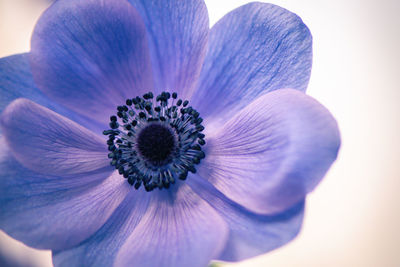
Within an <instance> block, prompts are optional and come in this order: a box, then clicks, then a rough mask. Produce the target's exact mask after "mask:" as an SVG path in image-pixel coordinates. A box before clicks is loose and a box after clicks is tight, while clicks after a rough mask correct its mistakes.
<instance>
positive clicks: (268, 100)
mask: <svg viewBox="0 0 400 267" xmlns="http://www.w3.org/2000/svg"><path fill="white" fill-rule="evenodd" d="M206 136H207V140H208V145H207V147H206V148H205V153H206V158H205V159H204V161H203V163H202V165H201V167H200V168H198V171H199V174H200V175H201V176H202V177H204V178H206V179H208V180H209V181H210V182H211V183H212V184H213V185H214V186H215V187H216V188H217V189H218V190H220V191H221V192H222V193H224V194H225V195H226V196H227V197H228V198H230V199H232V200H233V201H235V202H237V203H239V204H241V205H243V206H244V207H246V208H248V209H250V210H252V211H255V212H257V213H268V214H271V213H276V212H280V211H283V210H285V209H287V208H288V207H290V206H292V205H294V204H296V203H298V202H299V201H301V200H302V199H303V198H304V196H305V195H306V194H307V193H308V192H310V191H311V190H312V189H314V187H315V186H316V185H317V184H318V183H319V182H320V180H321V179H322V178H323V176H324V175H325V173H326V172H327V170H328V169H329V167H330V166H331V164H332V162H333V161H334V160H335V159H336V156H337V153H338V149H339V146H340V136H339V130H338V128H337V124H336V121H335V119H334V118H333V117H332V115H331V114H330V113H329V111H328V110H327V109H325V108H324V107H323V106H322V105H321V104H319V103H318V102H317V101H316V100H314V99H313V98H311V97H309V96H307V95H305V94H304V93H301V92H299V91H297V90H291V89H282V90H278V91H274V92H271V93H268V94H266V95H263V96H261V97H259V98H258V99H257V100H255V101H254V102H252V103H251V104H250V105H248V106H247V107H246V108H245V109H243V110H242V111H240V112H239V113H238V114H236V116H235V117H233V118H232V119H231V120H229V121H228V122H227V123H226V124H225V125H224V126H222V127H221V128H220V129H219V130H218V131H217V132H214V133H211V134H206Z"/></svg>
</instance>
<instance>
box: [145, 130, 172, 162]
mask: <svg viewBox="0 0 400 267" xmlns="http://www.w3.org/2000/svg"><path fill="white" fill-rule="evenodd" d="M137 147H138V149H139V151H140V153H141V154H142V155H143V156H144V157H145V158H146V159H147V160H148V161H149V162H150V163H151V164H153V165H154V166H160V165H162V164H165V161H166V160H167V159H168V157H169V156H170V155H171V153H172V151H173V150H174V147H175V138H174V136H173V133H172V132H171V131H170V130H169V129H167V128H166V127H165V126H162V125H160V124H157V123H154V124H150V125H148V126H147V127H146V128H144V129H143V130H141V131H140V133H139V136H138V143H137Z"/></svg>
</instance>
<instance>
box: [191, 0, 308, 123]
mask: <svg viewBox="0 0 400 267" xmlns="http://www.w3.org/2000/svg"><path fill="white" fill-rule="evenodd" d="M311 63H312V38H311V34H310V32H309V30H308V28H307V27H306V26H305V25H304V24H303V22H302V21H301V19H300V18H299V17H298V16H297V15H295V14H293V13H291V12H289V11H287V10H286V9H283V8H281V7H278V6H275V5H272V4H265V3H250V4H247V5H244V6H242V7H240V8H237V9H235V10H233V11H232V12H230V13H228V14H227V15H226V16H225V17H223V18H222V19H221V20H220V21H219V22H217V24H216V25H215V26H214V27H213V28H212V29H211V32H210V38H209V50H208V53H207V56H206V58H205V60H204V65H203V69H202V71H201V75H200V79H199V83H198V89H197V91H196V92H195V94H194V96H193V98H192V104H193V106H194V107H196V108H197V109H198V111H199V112H200V114H201V115H202V116H204V117H208V116H213V117H212V118H213V119H214V118H215V119H219V120H220V121H225V120H226V119H227V118H229V117H230V116H231V115H232V114H235V113H236V112H237V111H238V110H240V109H241V108H243V107H245V106H246V105H247V104H249V103H250V102H251V101H253V100H254V99H256V98H257V97H258V96H259V95H261V94H264V93H266V92H270V91H273V90H277V89H281V88H293V89H297V90H300V91H305V90H306V87H307V84H308V80H309V78H310V71H311ZM214 115H215V116H214Z"/></svg>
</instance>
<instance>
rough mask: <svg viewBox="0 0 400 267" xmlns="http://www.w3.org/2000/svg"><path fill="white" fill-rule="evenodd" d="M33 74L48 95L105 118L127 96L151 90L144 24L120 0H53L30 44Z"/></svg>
mask: <svg viewBox="0 0 400 267" xmlns="http://www.w3.org/2000/svg"><path fill="white" fill-rule="evenodd" d="M31 46H32V50H31V66H32V73H33V77H34V79H35V82H36V84H37V85H38V87H39V88H40V89H41V90H42V91H43V92H44V93H45V94H46V95H48V96H49V97H50V98H52V99H54V100H56V101H57V102H59V103H62V104H64V105H65V106H67V107H68V108H70V109H72V110H74V111H76V112H78V113H80V114H83V115H85V116H87V117H90V118H93V119H97V120H98V121H103V122H105V123H106V122H107V121H108V117H109V116H110V115H111V114H114V113H115V112H116V107H117V106H118V105H121V104H124V103H125V100H126V99H127V98H132V97H135V96H137V95H142V94H143V93H144V92H147V91H149V90H152V88H153V85H152V72H151V65H150V64H151V63H150V56H149V52H148V44H147V39H146V30H145V26H144V24H143V22H142V20H141V18H140V15H139V14H138V13H137V11H136V10H135V9H134V8H133V7H132V5H130V4H129V3H128V2H126V1H121V0H108V1H100V0H87V1H80V0H69V1H56V2H55V3H54V4H53V5H52V6H51V7H50V8H49V9H48V10H47V11H46V12H45V13H44V14H43V15H42V17H41V18H40V20H39V22H38V24H37V25H36V28H35V30H34V33H33V36H32V42H31Z"/></svg>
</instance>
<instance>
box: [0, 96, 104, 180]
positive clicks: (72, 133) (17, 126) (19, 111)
mask: <svg viewBox="0 0 400 267" xmlns="http://www.w3.org/2000/svg"><path fill="white" fill-rule="evenodd" d="M0 123H1V127H2V130H3V133H4V136H5V139H6V142H7V144H8V145H9V147H10V148H11V152H12V154H13V156H15V157H16V159H17V160H18V161H19V162H21V163H22V164H23V165H24V166H25V167H27V168H29V169H31V170H34V171H36V172H38V173H44V174H49V175H50V174H51V175H60V176H64V175H71V174H76V173H82V172H90V171H95V170H99V169H104V168H107V169H110V168H111V167H110V160H109V159H108V158H107V146H106V143H105V141H104V140H103V139H102V138H100V137H99V136H98V135H95V134H94V133H92V132H91V131H89V130H87V129H85V128H83V127H82V126H80V125H78V124H76V123H75V122H73V121H71V120H69V119H67V118H65V117H62V116H61V115H59V114H57V113H55V112H53V111H51V110H49V109H47V108H45V107H42V106H40V105H38V104H35V103H34V102H31V101H30V100H27V99H23V98H20V99H17V100H15V101H13V102H12V103H11V104H10V105H9V106H8V107H7V108H6V109H5V110H4V112H3V113H2V115H1V117H0Z"/></svg>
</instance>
